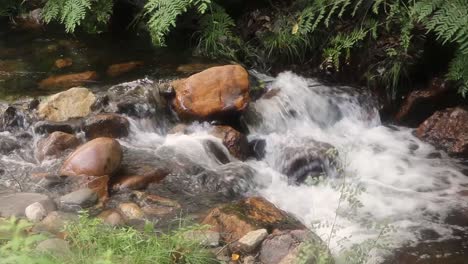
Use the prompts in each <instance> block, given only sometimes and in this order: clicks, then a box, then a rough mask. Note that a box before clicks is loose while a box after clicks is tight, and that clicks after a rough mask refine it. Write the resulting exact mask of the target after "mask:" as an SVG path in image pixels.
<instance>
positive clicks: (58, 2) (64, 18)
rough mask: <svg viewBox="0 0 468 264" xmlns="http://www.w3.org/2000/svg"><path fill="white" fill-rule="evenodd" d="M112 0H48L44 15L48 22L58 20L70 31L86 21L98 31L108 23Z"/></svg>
mask: <svg viewBox="0 0 468 264" xmlns="http://www.w3.org/2000/svg"><path fill="white" fill-rule="evenodd" d="M112 6H113V1H112V0H47V2H46V4H45V5H44V9H43V13H42V17H43V19H44V21H45V22H46V23H50V22H51V21H58V22H59V23H61V24H63V25H64V26H65V30H66V31H67V32H68V33H72V32H74V31H75V29H76V27H77V26H80V25H82V24H83V23H84V22H85V23H86V24H88V25H92V26H90V29H91V31H93V29H94V30H95V31H97V28H98V27H99V26H101V25H102V24H107V22H108V21H109V19H110V15H111V13H112Z"/></svg>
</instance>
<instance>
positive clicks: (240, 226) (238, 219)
mask: <svg viewBox="0 0 468 264" xmlns="http://www.w3.org/2000/svg"><path fill="white" fill-rule="evenodd" d="M202 223H203V224H206V225H210V226H212V229H211V230H213V231H216V232H219V233H220V234H221V237H222V239H223V240H224V241H225V242H226V243H231V242H233V241H236V240H238V239H240V238H242V237H243V236H245V235H246V234H247V233H249V232H252V231H255V230H258V229H262V228H265V229H267V230H273V229H279V230H282V229H294V228H300V229H304V228H305V227H304V226H303V225H302V224H301V223H300V222H299V221H298V220H296V219H294V218H292V217H291V216H289V215H288V214H287V213H285V212H283V211H281V210H280V209H278V208H277V207H276V206H275V205H273V204H272V203H270V202H269V201H267V200H265V199H264V198H261V197H251V198H247V199H243V200H241V201H239V202H235V203H231V204H228V205H225V206H221V207H219V208H215V209H213V210H212V211H210V213H209V214H208V216H207V217H206V218H205V219H204V220H203V222H202ZM267 263H268V262H267Z"/></svg>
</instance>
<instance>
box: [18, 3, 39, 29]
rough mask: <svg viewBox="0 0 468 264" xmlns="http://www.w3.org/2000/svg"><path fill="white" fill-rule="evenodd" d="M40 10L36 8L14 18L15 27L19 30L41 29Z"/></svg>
mask: <svg viewBox="0 0 468 264" xmlns="http://www.w3.org/2000/svg"><path fill="white" fill-rule="evenodd" d="M42 26H43V25H42V8H36V9H34V10H32V11H30V12H28V13H24V14H22V15H21V16H19V17H16V18H15V27H16V28H19V29H21V30H30V29H40V28H42Z"/></svg>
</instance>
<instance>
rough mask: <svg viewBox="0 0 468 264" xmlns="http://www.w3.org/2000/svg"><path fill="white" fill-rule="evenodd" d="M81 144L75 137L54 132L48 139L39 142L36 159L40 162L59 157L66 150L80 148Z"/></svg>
mask: <svg viewBox="0 0 468 264" xmlns="http://www.w3.org/2000/svg"><path fill="white" fill-rule="evenodd" d="M80 143H81V142H80V140H79V139H78V138H77V137H76V136H75V135H72V134H67V133H63V132H53V133H52V134H50V135H49V136H48V137H47V138H43V139H41V140H39V141H38V143H37V152H36V157H37V159H38V160H40V161H42V160H44V158H46V157H58V156H59V155H61V154H62V153H63V152H64V151H65V150H67V149H73V148H76V147H78V146H79V145H80Z"/></svg>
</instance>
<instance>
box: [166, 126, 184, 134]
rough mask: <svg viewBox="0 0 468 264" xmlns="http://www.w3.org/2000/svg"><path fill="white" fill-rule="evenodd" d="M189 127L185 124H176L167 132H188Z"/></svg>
mask: <svg viewBox="0 0 468 264" xmlns="http://www.w3.org/2000/svg"><path fill="white" fill-rule="evenodd" d="M189 131H190V130H189V127H188V125H186V124H177V125H176V126H174V127H173V128H171V130H169V131H168V132H167V133H168V134H187V133H189Z"/></svg>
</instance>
